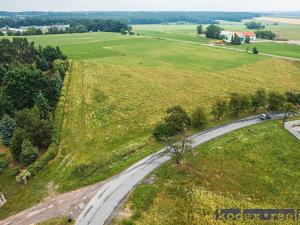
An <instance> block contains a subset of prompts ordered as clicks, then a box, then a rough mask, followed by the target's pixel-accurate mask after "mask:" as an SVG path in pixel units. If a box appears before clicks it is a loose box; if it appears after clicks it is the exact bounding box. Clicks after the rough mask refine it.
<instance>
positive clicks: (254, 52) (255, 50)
mask: <svg viewBox="0 0 300 225" xmlns="http://www.w3.org/2000/svg"><path fill="white" fill-rule="evenodd" d="M252 52H253V54H254V55H257V54H258V53H259V52H258V49H257V48H256V47H254V48H253V50H252Z"/></svg>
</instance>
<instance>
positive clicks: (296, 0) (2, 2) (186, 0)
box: [0, 0, 300, 12]
mask: <svg viewBox="0 0 300 225" xmlns="http://www.w3.org/2000/svg"><path fill="white" fill-rule="evenodd" d="M175 10H178V11H189V10H190V11H248V12H249V11H300V0H284V1H283V0H0V11H175Z"/></svg>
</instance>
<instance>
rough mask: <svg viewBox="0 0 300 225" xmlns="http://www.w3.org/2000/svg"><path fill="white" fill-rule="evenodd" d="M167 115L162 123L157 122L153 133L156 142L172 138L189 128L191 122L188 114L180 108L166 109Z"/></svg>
mask: <svg viewBox="0 0 300 225" xmlns="http://www.w3.org/2000/svg"><path fill="white" fill-rule="evenodd" d="M166 112H167V115H166V117H165V118H164V120H163V121H162V122H159V123H158V124H157V125H156V126H155V128H154V131H153V136H154V137H155V138H156V139H157V140H163V139H165V138H168V137H172V136H174V135H176V134H178V133H180V132H182V131H183V130H184V128H185V127H186V126H189V125H190V123H191V121H190V118H189V116H188V114H187V113H186V112H185V111H184V109H183V108H182V107H181V106H173V107H170V108H168V109H167V111H166Z"/></svg>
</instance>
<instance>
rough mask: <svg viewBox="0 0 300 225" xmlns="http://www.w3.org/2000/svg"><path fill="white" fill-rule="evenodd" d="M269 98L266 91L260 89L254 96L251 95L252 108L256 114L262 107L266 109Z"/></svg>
mask: <svg viewBox="0 0 300 225" xmlns="http://www.w3.org/2000/svg"><path fill="white" fill-rule="evenodd" d="M267 97H268V96H267V93H266V91H265V89H258V90H257V91H256V92H255V93H254V94H253V95H251V106H252V108H253V111H254V112H257V110H258V109H259V108H260V107H266V105H267Z"/></svg>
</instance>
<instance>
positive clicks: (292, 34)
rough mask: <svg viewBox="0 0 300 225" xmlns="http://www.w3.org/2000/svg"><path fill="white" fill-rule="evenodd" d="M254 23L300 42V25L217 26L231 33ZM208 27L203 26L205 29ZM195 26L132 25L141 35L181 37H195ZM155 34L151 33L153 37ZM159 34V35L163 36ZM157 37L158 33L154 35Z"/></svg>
mask: <svg viewBox="0 0 300 225" xmlns="http://www.w3.org/2000/svg"><path fill="white" fill-rule="evenodd" d="M250 21H255V22H261V23H263V24H264V25H265V26H266V30H271V31H273V32H274V33H276V34H277V38H280V39H289V40H300V25H293V24H285V23H279V25H274V23H272V22H268V21H263V20H243V21H242V22H232V21H219V22H220V24H219V26H220V27H222V28H223V29H224V30H231V31H246V30H247V28H246V26H245V23H246V22H250ZM207 26H208V25H203V28H206V27H207ZM196 27H197V25H196V24H190V25H172V24H171V25H162V24H155V25H134V26H133V28H134V30H135V31H136V32H138V33H141V34H147V33H148V34H149V33H152V32H159V33H163V34H164V35H168V34H173V35H174V34H176V35H181V36H183V37H184V36H195V37H196ZM154 34H155V33H152V35H154ZM163 34H161V35H163ZM156 35H158V33H156Z"/></svg>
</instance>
